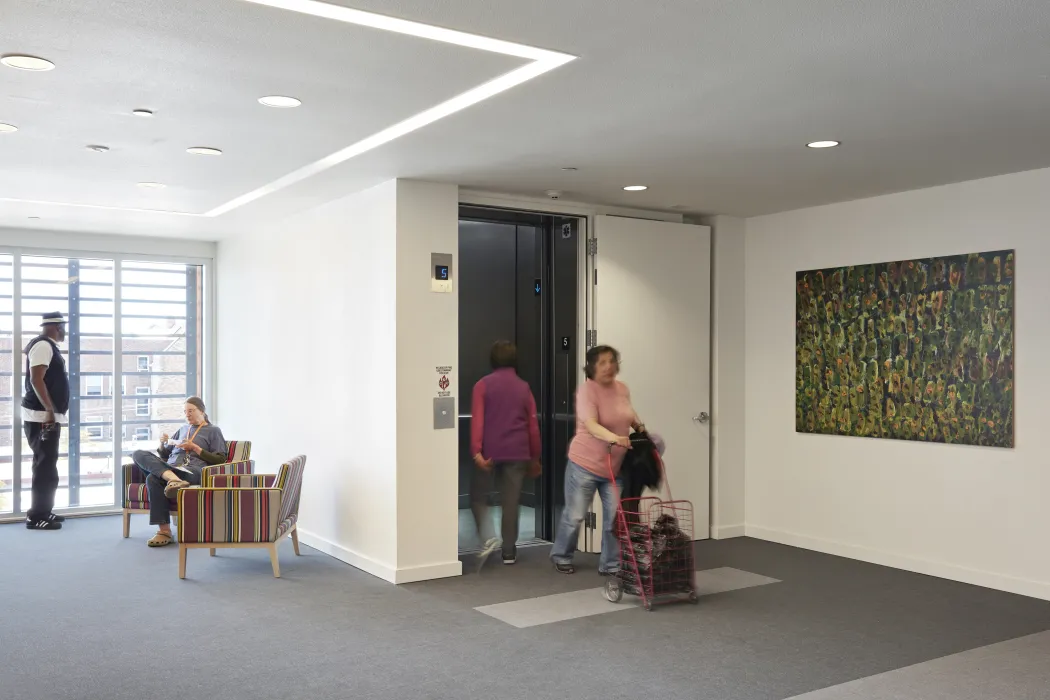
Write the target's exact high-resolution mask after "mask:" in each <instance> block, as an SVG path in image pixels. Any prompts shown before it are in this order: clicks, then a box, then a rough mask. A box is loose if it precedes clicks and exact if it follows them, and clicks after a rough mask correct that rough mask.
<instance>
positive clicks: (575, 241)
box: [458, 206, 584, 553]
mask: <svg viewBox="0 0 1050 700" xmlns="http://www.w3.org/2000/svg"><path fill="white" fill-rule="evenodd" d="M583 226H584V225H583V220H582V219H580V218H577V217H566V216H559V215H552V214H542V213H535V212H522V211H513V210H505V209H494V208H483V207H473V206H462V207H460V213H459V366H460V372H459V381H460V385H459V387H458V389H459V396H460V410H459V503H458V507H459V550H460V552H461V553H467V552H472V551H476V550H477V549H478V548H479V547H480V545H481V543H480V542H479V540H478V535H477V528H476V526H475V522H474V516H473V514H472V512H471V509H470V482H471V475H472V473H473V470H474V469H475V467H474V461H473V455H471V454H470V422H471V417H472V406H471V398H472V393H473V388H474V384H475V383H476V382H477V381H478V380H480V379H481V378H482V377H483V376H485V375H486V374H488V373H489V372H490V371H491V368H490V364H489V353H490V350H491V348H492V345H493V343H495V342H496V341H498V340H509V341H511V342H513V343H514V344H515V345H516V346H517V349H518V363H517V364H518V375H519V376H520V377H521V378H522V379H524V380H525V381H526V382H528V384H529V386H530V387H531V389H532V394H533V396H534V397H535V398H536V409H537V412H538V420H539V426H540V437H541V443H542V452H541V455H542V462H543V474H542V475H541V476H540V477H539V478H538V479H526V482H525V486H524V488H523V490H522V498H521V509H520V515H519V518H520V525H519V537H518V544H519V545H528V544H536V543H542V542H548V541H550V540H552V539H553V537H554V531H555V526H556V524H557V521H558V518H559V517H560V516H561V509H562V507H563V506H564V494H563V492H562V489H561V488H560V485H561V484H562V483H563V481H564V476H565V454H566V453H567V451H568V446H569V441H570V440H571V439H572V435H573V432H574V430H575V421H576V418H575V413H574V411H573V397H574V395H575V391H576V381H577V367H576V365H577V364H578V363H577V362H576V357H577V343H578V342H582V340H583V339H582V338H581V337H579V335H580V331H579V326H580V324H579V310H578V308H577V307H578V291H579V271H578V265H579V256H580V254H581V250H580V236H581V234H582V232H583ZM495 486H496V488H499V484H498V483H497V484H496V485H495ZM487 498H488V501H489V505H490V506H492V507H491V514H492V517H494V518H496V521H497V523H498V521H499V518H500V517H502V514H501V513H500V511H499V508H498V507H497V506H498V503H499V494H498V492H492V493H489V494H488V495H487ZM498 531H499V529H498V525H497V532H498Z"/></svg>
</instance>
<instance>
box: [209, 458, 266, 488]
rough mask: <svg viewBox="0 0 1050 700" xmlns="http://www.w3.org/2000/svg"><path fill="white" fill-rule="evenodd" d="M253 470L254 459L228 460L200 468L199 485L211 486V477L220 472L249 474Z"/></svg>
mask: <svg viewBox="0 0 1050 700" xmlns="http://www.w3.org/2000/svg"><path fill="white" fill-rule="evenodd" d="M254 471H255V460H253V459H247V460H244V461H243V462H228V463H226V464H216V465H214V466H211V467H205V468H204V469H202V470H201V486H204V487H205V488H207V487H208V486H211V485H212V484H211V479H212V478H213V477H216V476H219V475H221V474H251V473H252V472H254Z"/></svg>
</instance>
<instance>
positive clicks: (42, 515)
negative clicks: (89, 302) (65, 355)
mask: <svg viewBox="0 0 1050 700" xmlns="http://www.w3.org/2000/svg"><path fill="white" fill-rule="evenodd" d="M40 327H41V330H42V332H41V334H40V335H38V336H37V337H36V338H33V340H31V341H29V345H27V346H26V349H25V353H26V375H25V376H26V386H25V396H23V397H22V425H23V427H24V429H25V434H26V439H27V440H28V441H29V447H30V449H31V450H33V505H32V506H31V507H30V508H29V513H28V514H27V517H26V528H28V529H30V530H61V529H62V521H63V520H65V518H63V517H62V516H60V515H55V514H54V513H53V512H51V511H52V510H54V507H55V491H57V490H58V439H59V436H60V435H61V431H62V428H61V426H62V425H63V424H65V423H66V422H67V418H66V413H67V412H68V411H69V377H67V376H66V363H65V360H63V359H62V353H61V351H60V350H59V349H58V344H59V343H61V342H62V341H63V340H65V339H66V319H65V318H64V317H63V316H62V314H60V313H58V312H55V313H50V314H44V317H43V320H42V321H41V323H40Z"/></svg>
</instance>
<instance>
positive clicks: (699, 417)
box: [693, 411, 711, 423]
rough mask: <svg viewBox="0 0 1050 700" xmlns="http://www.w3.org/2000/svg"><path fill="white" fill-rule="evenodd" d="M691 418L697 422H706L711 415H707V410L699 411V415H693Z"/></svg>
mask: <svg viewBox="0 0 1050 700" xmlns="http://www.w3.org/2000/svg"><path fill="white" fill-rule="evenodd" d="M693 420H694V421H696V422H697V423H706V422H707V421H709V420H711V416H710V415H708V413H707V411H700V414H699V415H696V416H693Z"/></svg>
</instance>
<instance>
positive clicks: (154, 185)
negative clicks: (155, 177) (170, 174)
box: [139, 182, 166, 190]
mask: <svg viewBox="0 0 1050 700" xmlns="http://www.w3.org/2000/svg"><path fill="white" fill-rule="evenodd" d="M139 187H141V188H142V189H144V190H162V189H164V188H165V187H166V185H162V184H161V183H159V182H140V183H139Z"/></svg>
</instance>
